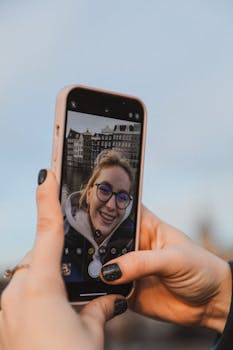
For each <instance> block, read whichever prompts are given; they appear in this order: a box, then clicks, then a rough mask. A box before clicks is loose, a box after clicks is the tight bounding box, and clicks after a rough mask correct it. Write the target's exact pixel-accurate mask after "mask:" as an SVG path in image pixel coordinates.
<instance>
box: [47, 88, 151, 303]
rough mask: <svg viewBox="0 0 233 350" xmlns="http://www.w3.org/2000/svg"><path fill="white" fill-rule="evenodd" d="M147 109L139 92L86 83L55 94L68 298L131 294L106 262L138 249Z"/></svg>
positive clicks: (55, 157) (78, 299) (54, 164)
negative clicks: (107, 277)
mask: <svg viewBox="0 0 233 350" xmlns="http://www.w3.org/2000/svg"><path fill="white" fill-rule="evenodd" d="M145 133H146V109H145V106H144V104H143V103H142V102H141V101H140V100H139V99H138V98H136V97H132V96H127V95H123V94H119V93H115V92H109V91H104V90H100V89H96V88H90V87H85V86H76V85H72V86H68V87H66V88H64V89H63V90H61V92H60V93H59V94H58V96H57V102H56V113H55V124H54V140H53V154H52V169H53V170H54V172H55V174H56V177H57V180H58V183H59V192H60V193H59V195H60V201H61V207H62V211H63V215H64V234H65V243H64V251H63V256H62V262H61V268H62V274H63V278H64V281H65V285H66V289H67V294H68V297H69V300H70V302H72V303H83V302H88V301H89V300H92V299H93V298H95V297H98V296H101V295H106V294H121V295H123V296H125V297H128V296H130V295H131V293H132V290H133V284H132V283H128V284H122V285H117V286H116V285H115V286H111V285H108V284H105V283H104V282H102V280H101V279H100V277H99V274H100V270H101V267H102V265H103V264H106V263H107V262H108V261H109V260H111V259H114V258H116V257H119V256H121V255H123V254H126V253H128V252H130V251H132V250H136V249H137V248H138V234H139V228H140V207H141V205H140V203H141V190H142V173H143V159H144V144H145Z"/></svg>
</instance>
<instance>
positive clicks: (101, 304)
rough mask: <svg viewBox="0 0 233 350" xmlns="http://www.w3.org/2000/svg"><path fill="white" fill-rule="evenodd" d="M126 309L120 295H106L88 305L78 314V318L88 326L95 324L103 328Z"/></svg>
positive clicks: (126, 305) (126, 306) (124, 300)
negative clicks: (83, 320)
mask: <svg viewBox="0 0 233 350" xmlns="http://www.w3.org/2000/svg"><path fill="white" fill-rule="evenodd" d="M127 308H128V304H127V301H126V299H124V298H123V297H122V296H121V295H107V296H103V297H99V298H96V299H94V300H92V301H91V302H90V303H88V304H87V305H86V306H85V307H84V308H83V309H82V311H81V312H80V316H81V317H82V318H83V319H85V320H86V322H87V324H88V325H90V324H92V322H94V325H93V326H94V327H95V325H96V322H97V323H98V324H99V325H100V326H101V327H103V326H104V324H105V323H106V322H107V321H108V320H110V319H111V318H113V317H115V316H117V315H120V314H122V313H124V312H125V311H126V310H127Z"/></svg>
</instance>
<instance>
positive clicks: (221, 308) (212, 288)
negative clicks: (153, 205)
mask: <svg viewBox="0 0 233 350" xmlns="http://www.w3.org/2000/svg"><path fill="white" fill-rule="evenodd" d="M139 246H140V251H136V252H131V253H128V254H126V255H123V256H122V257H120V258H117V259H114V260H111V262H108V264H106V265H105V266H104V267H103V268H102V278H103V280H104V281H105V282H107V283H110V284H118V283H126V282H129V281H133V280H137V281H136V288H135V291H134V293H133V296H132V298H131V300H130V303H129V305H130V307H131V308H132V309H133V310H134V311H136V312H138V313H140V314H143V315H146V316H149V317H152V318H156V319H160V320H166V321H171V322H174V323H178V324H182V325H200V326H204V327H208V328H212V329H215V330H218V331H220V332H221V331H222V330H223V328H224V325H225V322H226V318H227V314H228V311H229V307H230V301H231V283H232V282H231V272H230V267H229V266H228V263H227V262H225V261H224V260H222V259H220V258H218V257H217V256H215V255H213V254H211V253H210V252H208V251H207V250H205V249H203V248H201V247H200V246H197V245H196V244H194V243H193V242H192V241H191V240H190V239H189V238H188V237H187V236H185V235H184V234H183V233H181V232H179V231H178V230H176V229H175V228H173V227H171V226H169V225H167V224H166V223H163V222H162V221H161V220H160V219H159V218H157V217H156V216H155V215H154V214H153V213H152V212H150V211H149V210H148V209H146V208H142V221H141V232H140V244H139Z"/></svg>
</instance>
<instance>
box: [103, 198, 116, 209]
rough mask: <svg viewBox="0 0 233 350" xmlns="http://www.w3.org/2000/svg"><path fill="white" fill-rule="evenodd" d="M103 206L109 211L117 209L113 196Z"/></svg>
mask: <svg viewBox="0 0 233 350" xmlns="http://www.w3.org/2000/svg"><path fill="white" fill-rule="evenodd" d="M105 206H106V207H107V208H108V209H109V210H115V209H116V208H117V206H116V196H115V194H113V195H112V196H111V197H110V198H109V200H108V201H107V202H106V203H105Z"/></svg>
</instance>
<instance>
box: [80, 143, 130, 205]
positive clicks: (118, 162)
mask: <svg viewBox="0 0 233 350" xmlns="http://www.w3.org/2000/svg"><path fill="white" fill-rule="evenodd" d="M112 166H119V167H121V168H122V169H123V170H125V172H126V174H127V175H128V177H129V179H130V183H131V186H132V183H133V172H132V168H131V166H130V165H129V163H128V161H127V159H126V158H125V157H124V155H123V154H122V153H121V152H119V151H117V150H114V149H112V150H104V151H102V152H101V153H100V154H99V155H98V156H97V157H96V160H95V166H94V169H93V172H92V175H91V177H90V179H89V180H88V183H87V185H86V186H85V188H84V189H83V190H82V193H81V196H80V199H79V207H80V208H82V209H84V210H86V211H87V210H88V205H87V202H86V196H87V191H88V190H89V188H91V187H93V186H94V183H95V181H96V179H97V178H98V176H99V174H100V172H101V171H102V170H103V169H106V168H109V167H112Z"/></svg>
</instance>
